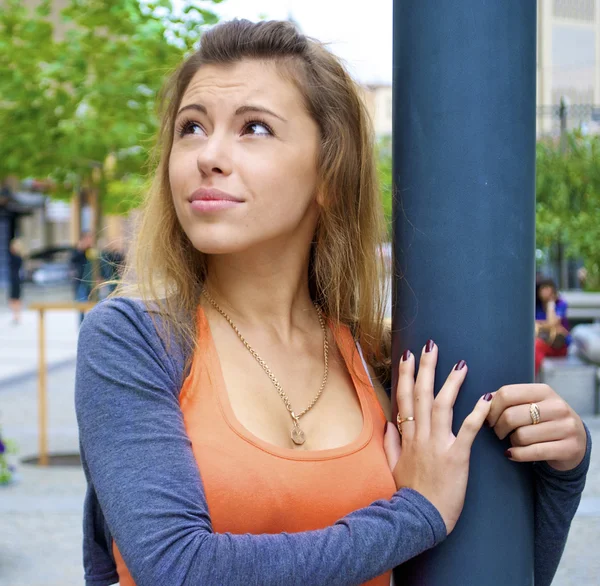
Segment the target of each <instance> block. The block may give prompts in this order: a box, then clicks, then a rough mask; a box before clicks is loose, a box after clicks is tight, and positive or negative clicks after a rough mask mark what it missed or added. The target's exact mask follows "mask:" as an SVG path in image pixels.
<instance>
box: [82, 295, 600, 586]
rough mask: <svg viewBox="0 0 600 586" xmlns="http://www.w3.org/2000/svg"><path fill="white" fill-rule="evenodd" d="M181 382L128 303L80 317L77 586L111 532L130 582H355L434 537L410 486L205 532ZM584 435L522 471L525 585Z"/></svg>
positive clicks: (181, 365) (555, 532)
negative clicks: (251, 525)
mask: <svg viewBox="0 0 600 586" xmlns="http://www.w3.org/2000/svg"><path fill="white" fill-rule="evenodd" d="M184 377H185V355H184V352H183V351H182V350H181V348H179V347H177V346H176V345H172V346H171V347H170V348H169V351H168V352H167V350H166V348H165V346H164V344H163V342H162V340H161V338H160V337H159V336H158V334H157V332H156V329H155V326H154V322H153V321H152V319H151V317H150V315H149V314H148V311H147V310H146V308H145V306H144V305H143V304H142V303H141V302H140V301H137V300H132V299H112V300H108V301H105V302H103V303H101V304H100V305H98V306H97V307H96V308H94V309H93V310H92V311H91V312H90V313H89V314H88V315H87V317H86V318H85V320H84V322H83V324H82V327H81V332H80V336H79V348H78V355H77V376H76V389H75V404H76V411H77V419H78V424H79V431H80V444H81V456H82V461H83V468H84V472H85V475H86V478H87V481H88V487H87V494H86V498H85V503H84V522H83V523H84V525H83V557H84V569H85V583H86V585H87V586H108V585H109V584H115V583H117V582H118V576H117V573H116V568H115V563H114V560H113V556H112V540H113V539H114V540H115V541H116V542H117V544H118V546H119V550H120V551H121V554H122V555H123V558H124V560H125V563H126V564H127V567H128V568H129V571H130V572H131V574H132V576H133V578H134V580H135V581H136V583H137V585H138V586H167V585H168V586H180V585H181V586H184V585H185V586H192V585H193V586H197V585H198V586H199V585H203V586H206V585H222V584H228V585H229V586H233V585H235V584H240V585H241V584H243V585H250V584H256V585H258V584H260V585H261V586H270V585H272V586H275V585H277V586H279V585H281V584H289V585H292V584H298V585H303V586H325V585H327V586H333V585H336V584H339V585H342V584H343V585H350V584H361V583H363V582H366V581H368V580H369V579H371V578H373V577H375V576H378V575H380V574H382V573H384V572H385V571H387V570H390V569H391V568H394V567H395V566H398V565H400V564H402V563H403V562H405V561H406V560H408V559H410V558H412V557H414V556H416V555H418V554H419V553H422V552H423V551H425V550H427V549H429V548H432V547H435V546H436V545H437V544H438V543H440V542H441V541H442V540H444V539H445V537H446V529H445V525H444V522H443V520H442V518H441V516H440V514H439V512H438V511H437V509H436V508H435V507H434V506H433V505H432V504H431V503H430V502H429V501H428V500H427V499H426V498H424V497H423V496H422V495H420V494H419V493H417V492H415V491H413V490H410V489H401V490H399V491H398V492H396V494H395V495H394V496H393V497H392V498H391V499H390V500H379V501H376V502H374V503H372V504H371V505H369V506H368V507H365V508H363V509H360V510H358V511H355V512H353V513H351V514H349V515H347V516H346V517H344V518H343V519H340V520H339V521H338V522H337V523H335V524H334V525H332V526H330V527H326V528H325V529H321V530H318V531H310V532H304V533H292V534H287V533H281V534H276V535H231V534H227V533H226V534H216V533H214V532H213V530H212V525H211V521H210V516H209V512H208V506H207V502H206V498H205V495H204V491H203V487H202V479H201V471H200V470H198V466H197V464H196V460H195V459H194V455H193V453H192V449H191V444H190V441H189V438H188V437H187V435H186V432H185V429H184V424H183V418H182V413H181V410H180V408H179V400H178V396H179V391H180V389H181V387H182V383H183V380H184ZM586 431H587V430H586ZM587 433H588V445H587V452H586V456H585V458H584V460H583V462H582V463H581V464H580V465H579V466H578V467H577V468H576V469H574V470H571V471H569V472H558V471H556V470H553V469H552V468H551V467H549V466H548V465H546V464H545V463H542V464H537V465H535V466H534V469H535V479H536V482H535V484H536V491H535V494H536V509H535V583H536V586H547V585H549V584H550V583H551V581H552V578H553V576H554V573H555V571H556V568H557V566H558V563H559V561H560V558H561V555H562V552H563V549H564V545H565V542H566V539H567V535H568V532H569V527H570V524H571V520H572V518H573V516H574V514H575V511H576V509H577V506H578V504H579V500H580V497H581V492H582V491H583V487H584V484H585V477H586V473H587V469H588V467H589V462H590V450H591V439H590V436H589V431H588V432H587Z"/></svg>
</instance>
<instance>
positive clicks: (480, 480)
mask: <svg viewBox="0 0 600 586" xmlns="http://www.w3.org/2000/svg"><path fill="white" fill-rule="evenodd" d="M535 51H536V2H535V0H503V1H502V2H475V1H474V0H454V1H453V2H439V1H435V0H394V106H393V119H394V128H393V141H394V145H393V156H394V171H393V178H394V193H395V196H394V229H395V234H394V262H395V269H396V270H395V274H396V275H398V276H397V277H396V279H395V282H394V309H393V329H394V344H393V356H394V364H397V363H398V360H399V357H400V354H401V353H402V351H403V350H404V349H405V348H410V349H411V350H412V351H413V352H415V353H416V354H417V355H419V354H420V349H421V347H422V346H423V345H424V344H425V342H426V340H427V339H428V338H433V339H434V340H435V341H436V343H437V344H438V346H439V362H438V369H437V372H438V376H437V380H436V392H437V391H438V390H439V388H440V385H441V383H442V382H443V380H444V379H445V378H446V376H447V373H449V372H450V370H451V368H452V366H453V365H454V364H455V363H456V362H458V360H460V359H464V360H466V361H467V363H468V365H469V374H468V376H467V380H466V382H465V384H464V385H463V387H462V390H461V392H460V394H459V397H458V400H457V403H456V407H455V410H454V413H455V418H454V431H455V432H456V431H457V430H458V428H459V427H460V424H461V423H462V421H463V419H464V418H465V417H466V415H467V414H468V413H469V412H470V411H471V409H472V408H473V406H474V405H475V403H476V401H477V399H478V398H479V397H480V396H481V395H482V394H484V393H486V392H490V391H494V390H497V389H498V388H499V387H501V386H502V385H503V384H513V383H518V382H520V383H523V382H530V381H532V380H533V340H534V313H533V305H534V276H535V257H534V254H535V71H536V69H535V67H536V56H535ZM507 447H508V445H507V444H506V443H503V442H500V441H499V440H498V439H497V438H496V436H495V435H494V434H493V432H492V431H491V430H489V429H487V428H484V429H483V430H482V431H481V432H480V434H479V436H478V438H477V440H476V442H475V445H474V447H473V451H472V458H471V471H470V479H469V486H468V489H467V497H466V502H465V507H464V510H463V514H462V516H461V519H460V521H459V523H458V525H457V526H456V529H455V530H454V532H453V533H452V534H451V535H450V536H449V538H448V539H447V540H446V541H445V542H444V543H442V544H441V545H440V546H438V547H436V548H434V549H433V550H430V551H428V552H426V553H424V554H423V555H421V556H419V557H417V558H415V559H414V560H411V561H410V562H409V563H407V564H404V565H403V566H401V567H400V568H399V569H397V570H396V572H397V577H396V582H397V583H398V584H403V585H410V586H412V585H427V586H442V585H443V586H465V585H470V584H477V585H481V586H506V585H507V584H519V585H530V584H532V583H533V539H534V529H533V510H534V507H533V490H532V487H533V481H532V476H531V469H530V467H529V466H528V465H518V464H515V463H512V462H510V461H508V460H507V459H506V458H505V457H504V455H503V453H504V450H505V449H506V448H507Z"/></svg>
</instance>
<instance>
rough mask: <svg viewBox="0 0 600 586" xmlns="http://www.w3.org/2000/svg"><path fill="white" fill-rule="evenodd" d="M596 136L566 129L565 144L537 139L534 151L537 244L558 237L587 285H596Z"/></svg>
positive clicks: (599, 284)
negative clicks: (580, 264)
mask: <svg viewBox="0 0 600 586" xmlns="http://www.w3.org/2000/svg"><path fill="white" fill-rule="evenodd" d="M599 157H600V137H599V136H584V135H583V134H581V133H579V132H575V133H572V134H569V135H567V137H566V141H565V147H564V148H562V149H561V147H560V144H559V143H558V142H556V141H552V140H548V141H541V142H539V143H538V145H537V153H536V199H537V201H536V236H537V243H538V246H542V247H550V246H551V245H552V244H554V243H556V242H558V241H561V242H564V243H565V244H566V245H567V252H568V254H569V255H571V256H573V257H578V258H581V259H582V260H583V261H584V264H585V267H586V269H587V271H588V286H589V287H590V288H594V289H598V288H600V158H599Z"/></svg>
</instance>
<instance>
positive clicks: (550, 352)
mask: <svg viewBox="0 0 600 586" xmlns="http://www.w3.org/2000/svg"><path fill="white" fill-rule="evenodd" d="M570 343H571V336H570V334H569V322H568V321H567V303H566V301H564V300H563V299H561V298H559V296H558V291H557V289H556V284H555V283H554V281H553V280H552V279H540V280H539V281H538V282H537V283H536V286H535V374H536V376H537V375H538V373H539V372H540V367H541V366H542V361H543V360H544V358H545V357H546V356H566V355H567V350H568V348H569V344H570Z"/></svg>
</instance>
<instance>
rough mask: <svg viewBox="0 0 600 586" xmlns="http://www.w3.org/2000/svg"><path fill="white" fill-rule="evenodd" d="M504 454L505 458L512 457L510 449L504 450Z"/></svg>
mask: <svg viewBox="0 0 600 586" xmlns="http://www.w3.org/2000/svg"><path fill="white" fill-rule="evenodd" d="M504 455H505V456H506V457H507V458H512V452H511V451H510V450H506V452H504Z"/></svg>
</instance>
